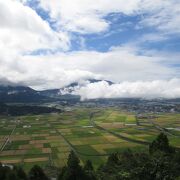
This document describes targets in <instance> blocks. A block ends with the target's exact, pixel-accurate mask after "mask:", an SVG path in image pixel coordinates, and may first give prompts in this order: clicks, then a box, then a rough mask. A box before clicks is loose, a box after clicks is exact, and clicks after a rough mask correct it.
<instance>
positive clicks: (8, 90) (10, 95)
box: [0, 85, 47, 103]
mask: <svg viewBox="0 0 180 180" xmlns="http://www.w3.org/2000/svg"><path fill="white" fill-rule="evenodd" d="M43 100H47V97H45V96H43V95H40V94H39V93H38V92H37V91H35V90H33V89H31V88H30V87H25V86H10V85H7V86H4V85H0V102H5V103H12V102H17V103H27V102H39V101H43Z"/></svg>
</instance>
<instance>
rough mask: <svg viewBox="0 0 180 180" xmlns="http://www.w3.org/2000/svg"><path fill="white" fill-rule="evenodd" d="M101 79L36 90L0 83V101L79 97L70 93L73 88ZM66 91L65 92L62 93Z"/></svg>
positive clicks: (31, 100) (23, 101)
mask: <svg viewBox="0 0 180 180" xmlns="http://www.w3.org/2000/svg"><path fill="white" fill-rule="evenodd" d="M100 81H102V80H97V79H88V80H86V81H84V82H83V83H79V82H73V83H71V84H69V85H67V86H65V87H63V88H60V89H49V90H43V91H36V90H34V89H32V88H30V87H26V86H19V85H18V86H16V85H14V84H13V85H10V84H8V85H0V102H4V103H14V102H16V103H32V102H47V101H54V100H68V99H78V100H79V99H80V97H79V96H75V95H71V92H72V91H73V89H74V88H77V87H81V86H84V85H85V84H87V83H97V82H100ZM106 82H108V84H113V82H111V81H106ZM64 92H66V93H64Z"/></svg>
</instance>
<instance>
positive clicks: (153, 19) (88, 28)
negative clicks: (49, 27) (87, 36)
mask: <svg viewBox="0 0 180 180" xmlns="http://www.w3.org/2000/svg"><path fill="white" fill-rule="evenodd" d="M39 3H40V4H39V5H40V6H41V7H42V8H43V9H45V10H46V11H48V12H49V14H50V17H51V18H52V19H55V20H56V22H57V27H63V28H64V29H66V30H67V31H75V32H79V33H99V32H102V31H106V30H107V29H108V28H109V26H110V23H111V22H109V21H108V20H106V19H105V17H106V16H107V15H109V14H110V13H120V14H123V15H127V16H133V15H134V16H136V15H140V16H141V17H142V18H141V19H140V22H139V23H138V25H137V26H138V27H140V26H150V27H154V28H155V29H156V30H159V31H163V33H166V34H167V32H168V33H180V28H179V26H178V25H179V23H180V22H179V21H180V13H179V11H180V2H179V0H151V1H149V0H126V1H124V0H106V1H104V0H97V1H96V3H92V1H91V0H73V1H71V0H54V1H49V0H39ZM169 12H172V13H169Z"/></svg>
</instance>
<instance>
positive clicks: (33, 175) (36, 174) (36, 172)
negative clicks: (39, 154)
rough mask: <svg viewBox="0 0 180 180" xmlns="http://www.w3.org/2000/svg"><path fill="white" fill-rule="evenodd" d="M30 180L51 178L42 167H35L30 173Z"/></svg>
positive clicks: (47, 179)
mask: <svg viewBox="0 0 180 180" xmlns="http://www.w3.org/2000/svg"><path fill="white" fill-rule="evenodd" d="M29 180H49V178H48V177H47V176H46V174H45V173H44V171H43V170H42V168H41V167H40V166H38V165H35V166H33V167H32V169H31V170H30V172H29Z"/></svg>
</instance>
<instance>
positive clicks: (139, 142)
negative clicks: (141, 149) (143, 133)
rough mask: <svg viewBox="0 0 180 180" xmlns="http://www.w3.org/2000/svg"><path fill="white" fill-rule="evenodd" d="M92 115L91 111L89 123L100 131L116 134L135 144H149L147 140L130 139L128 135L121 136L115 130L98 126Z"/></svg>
mask: <svg viewBox="0 0 180 180" xmlns="http://www.w3.org/2000/svg"><path fill="white" fill-rule="evenodd" d="M93 117H94V114H93V113H92V115H91V116H90V122H91V124H92V125H93V126H94V127H95V128H97V129H99V130H102V131H104V132H107V133H109V134H112V135H114V136H116V137H118V138H121V139H123V140H125V141H128V142H133V143H137V144H141V145H149V144H150V143H149V142H147V141H140V140H136V139H131V138H129V137H125V136H123V135H120V134H117V133H116V132H113V131H110V130H108V129H105V128H103V127H101V126H98V125H97V124H96V123H95V122H94V120H93Z"/></svg>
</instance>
